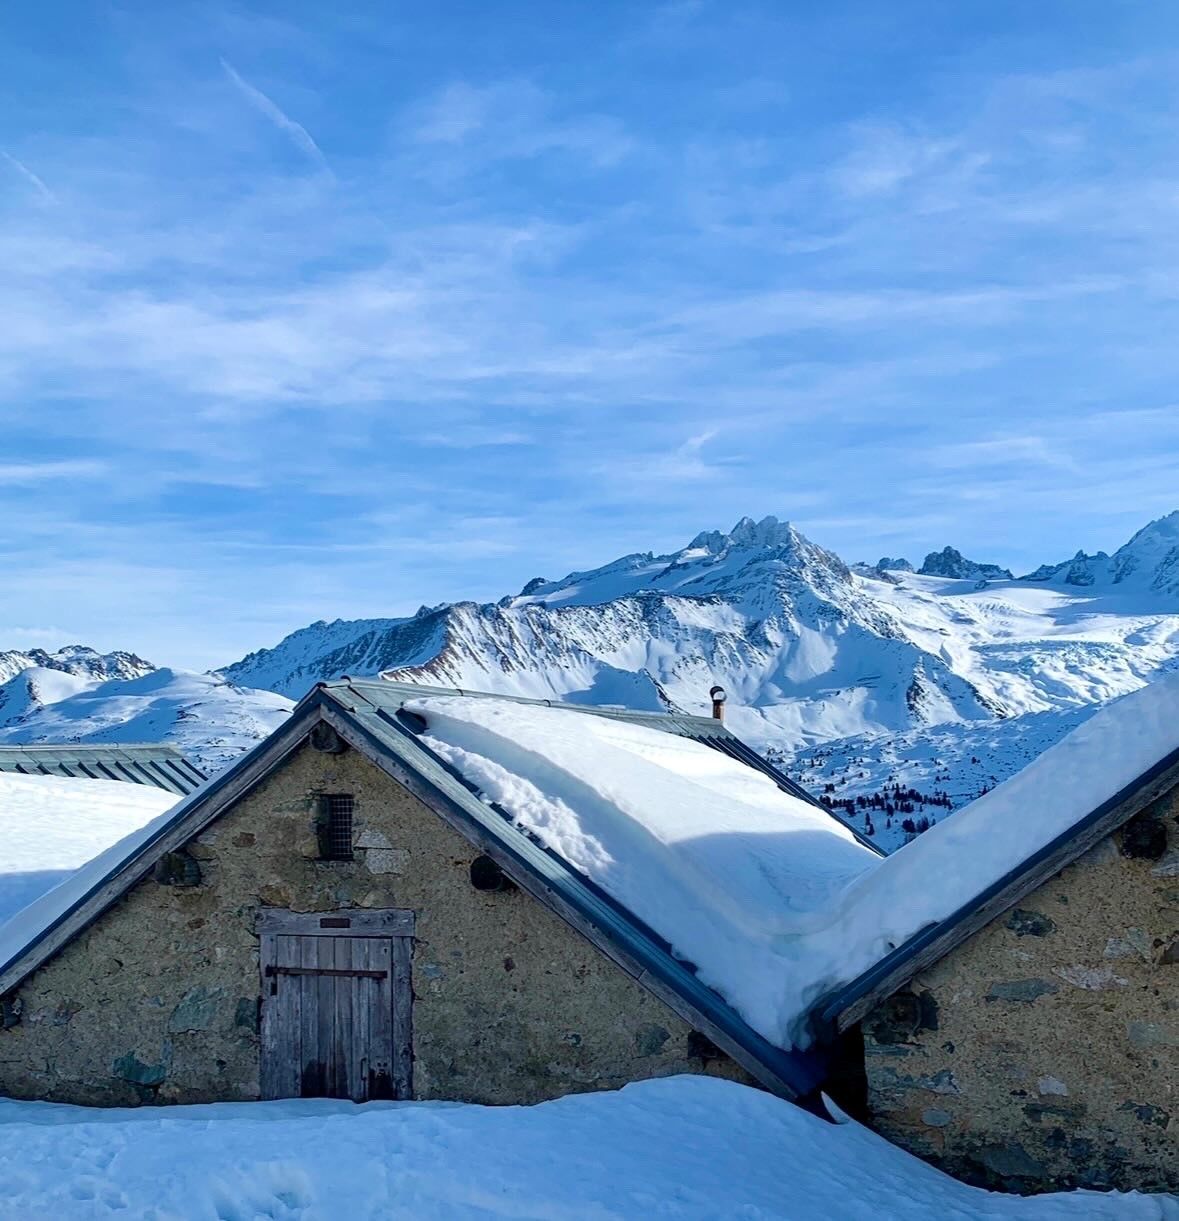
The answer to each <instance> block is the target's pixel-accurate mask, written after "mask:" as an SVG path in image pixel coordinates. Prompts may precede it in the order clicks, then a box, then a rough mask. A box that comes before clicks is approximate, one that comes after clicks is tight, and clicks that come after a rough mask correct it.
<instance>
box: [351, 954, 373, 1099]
mask: <svg viewBox="0 0 1179 1221" xmlns="http://www.w3.org/2000/svg"><path fill="white" fill-rule="evenodd" d="M376 944H377V943H376V941H374V940H373V939H372V938H370V937H359V938H357V939H356V940H355V941H353V943H352V946H353V950H352V961H353V963H355V965H356V966H358V967H363V968H364V969H366V970H370V969H372V961H371V957H370V950H371V949H372V947H373V946H374V945H376ZM372 987H373V984H372V981H371V980H368V979H361V978H358V979H357V980H356V991H355V993H354V996H355V1000H354V1002H353V1009H352V1046H353V1065H354V1071H355V1073H356V1093H355V1094H354V1095H353V1099H354V1100H355V1101H356V1102H367V1101H368V1070H369V1068H370V1067H371V1066H372V1053H371V1049H370V1046H369V1044H370V1042H371V1039H372V1012H371V1011H372V994H371V991H372Z"/></svg>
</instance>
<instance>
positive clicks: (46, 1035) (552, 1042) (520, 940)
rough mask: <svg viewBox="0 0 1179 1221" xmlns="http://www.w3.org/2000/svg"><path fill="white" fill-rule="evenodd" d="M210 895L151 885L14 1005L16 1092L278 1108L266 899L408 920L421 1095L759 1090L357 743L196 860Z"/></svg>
mask: <svg viewBox="0 0 1179 1221" xmlns="http://www.w3.org/2000/svg"><path fill="white" fill-rule="evenodd" d="M325 792H327V793H340V792H350V793H353V794H354V795H355V802H356V804H355V843H356V854H355V855H356V859H355V860H354V861H321V860H319V859H317V857H318V850H317V843H316V838H315V831H314V823H315V809H316V796H317V794H319V793H325ZM188 851H189V854H190V855H191V856H192V857H194V858H196V859H197V861H198V862H199V865H200V870H201V880H200V883H199V884H198V885H195V886H184V885H162V884H160V883H159V882H156V881H154V880H151V879H148V880H145V881H143V882H141V883H139V884H138V885H137V886H136V887H135V888H133V889H132V890H131V891H130V892H129V893H128V894H127V895H126V896H125V897H124V898H123V899H122V900H120V901H119V902H118V903H117V904H115V905H114V906H113V907H112V908H111V909H110V910H108V911H107V912H106V913H105V914H104V915H103V916H102V917H101V918H100V919H99V920H98V921H96V922H95V923H94V924H93V925H92V926H91V927H90V928H89V929H88V930H87V931H86V932H85V933H83V934H82V935H81V936H80V937H78V938H77V939H75V940H74V941H73V942H71V943H70V944H69V945H68V946H66V947H65V948H64V949H63V950H62V951H61V953H59V954H58V955H57V957H55V958H54V959H52V960H51V961H49V962H48V963H46V964H45V965H44V966H43V967H41V968H40V969H39V970H38V971H36V972H35V973H34V974H33V975H32V976H30V977H29V978H28V979H27V980H25V982H24V983H23V984H22V985H21V986H20V987H19V988H18V989H17V990H16V993H15V995H14V996H9V997H8V998H6V1001H7V1003H6V1006H5V1013H6V1015H11V1016H9V1017H8V1018H6V1021H11V1019H12V1016H15V1017H16V1018H17V1019H18V1020H17V1021H16V1024H14V1025H8V1026H7V1028H4V1029H0V1094H5V1095H8V1096H10V1097H15V1098H41V1099H50V1100H55V1101H60V1102H72V1103H82V1104H93V1105H103V1106H111V1105H133V1104H136V1103H140V1102H206V1101H213V1100H219V1099H226V1100H248V1099H254V1098H257V1097H258V1093H259V1084H258V1068H259V1063H258V1012H259V1003H260V1002H259V997H260V988H259V970H258V938H257V937H256V936H255V934H254V915H255V912H256V911H257V909H258V908H259V907H260V906H271V907H281V908H288V909H290V910H293V911H328V910H335V909H337V908H349V907H358V908H408V909H412V910H413V911H415V912H416V913H417V936H416V938H415V942H414V955H413V990H414V1014H413V1027H414V1094H415V1096H416V1097H418V1098H435V1099H456V1100H463V1101H472V1102H485V1103H530V1102H537V1101H540V1100H542V1099H546V1098H553V1097H556V1096H559V1095H561V1094H565V1093H569V1092H576V1091H584V1090H595V1089H612V1088H617V1087H618V1086H621V1085H623V1084H625V1083H626V1082H628V1081H634V1080H638V1079H642V1078H647V1077H657V1076H664V1075H667V1074H671V1073H682V1072H707V1073H713V1074H717V1075H724V1076H729V1077H732V1078H734V1079H737V1080H747V1078H746V1077H745V1075H744V1074H743V1072H742V1070H740V1069H739V1068H738V1067H737V1066H736V1065H734V1064H733V1063H732V1062H731V1061H729V1060H727V1059H725V1058H723V1057H712V1056H707V1057H706V1058H702V1056H701V1054H700V1042H699V1040H692V1044H691V1046H690V1045H689V1036H690V1035H691V1033H692V1032H691V1030H690V1028H689V1027H688V1025H687V1024H686V1023H685V1022H684V1021H682V1020H681V1019H680V1018H679V1017H678V1016H677V1015H676V1014H675V1013H674V1012H672V1011H671V1010H670V1009H669V1008H668V1007H667V1006H666V1005H665V1004H664V1003H663V1002H662V1001H660V1000H659V999H657V998H656V997H654V996H652V995H651V994H650V993H649V992H647V990H646V989H644V988H643V987H641V986H640V985H639V984H638V983H636V982H635V981H634V980H633V979H632V978H631V977H630V976H629V975H627V974H626V973H625V972H624V971H623V970H622V969H621V968H619V967H618V966H617V965H616V964H614V963H613V962H611V961H610V960H609V959H607V958H606V957H605V956H604V955H603V954H601V953H600V951H598V950H597V949H595V948H594V947H593V946H592V945H590V944H589V942H587V941H586V940H585V939H584V938H583V937H582V936H581V935H580V934H579V933H576V932H575V931H573V930H572V929H571V928H569V927H568V926H567V925H566V924H565V923H564V922H563V921H561V920H560V919H559V918H558V917H557V916H555V915H553V914H552V913H551V912H550V911H549V910H548V909H547V908H545V907H543V906H542V905H541V904H540V903H538V902H536V901H535V900H534V899H532V898H531V897H530V896H528V895H526V894H524V893H522V892H520V891H509V892H490V893H489V892H484V891H478V890H475V889H474V888H473V887H472V886H471V883H470V876H469V869H470V864H471V861H472V860H473V858H474V857H475V856H476V855H478V853H477V851H476V850H475V849H474V848H472V847H471V846H470V845H469V844H468V843H467V842H466V840H464V839H463V838H462V837H461V836H459V835H458V834H457V833H456V832H454V831H453V830H451V829H450V827H448V826H447V825H446V824H445V823H444V822H443V821H442V820H441V819H440V818H439V817H438V816H437V815H435V814H434V813H433V812H432V811H430V810H429V809H427V808H426V807H425V806H424V805H423V804H422V803H421V802H419V801H418V800H417V798H415V797H413V796H412V795H411V794H409V793H408V792H406V790H404V789H403V788H402V787H401V786H400V785H398V784H397V783H396V782H394V781H393V780H391V779H390V778H389V777H388V776H386V775H385V773H384V772H382V771H381V770H380V769H379V768H377V767H376V766H375V765H373V764H372V763H370V762H369V761H368V760H367V759H365V758H364V757H363V756H361V755H360V754H358V753H357V752H356V751H347V752H345V753H344V754H342V755H325V754H318V753H316V752H314V751H312V750H310V749H309V748H303V749H301V750H300V751H298V752H297V753H296V754H294V755H293V756H291V757H290V758H289V759H288V761H287V762H286V763H285V764H284V765H283V766H281V767H280V768H279V769H278V770H276V771H275V772H274V773H273V774H272V775H271V776H270V777H269V778H268V779H267V780H266V781H265V782H264V783H262V784H261V785H260V786H259V787H257V788H256V789H255V790H253V792H252V793H250V794H249V795H247V796H246V797H245V798H244V799H243V800H242V801H240V802H239V803H237V805H235V806H234V807H233V808H232V809H231V810H230V811H229V812H228V813H226V814H225V815H223V816H222V817H221V818H220V819H219V820H218V821H217V822H216V823H214V824H213V825H212V826H211V827H210V828H209V829H208V830H206V831H205V832H204V833H202V834H201V835H200V836H199V837H197V838H196V839H195V840H194V841H193V842H192V843H191V844H190V845H189V848H188Z"/></svg>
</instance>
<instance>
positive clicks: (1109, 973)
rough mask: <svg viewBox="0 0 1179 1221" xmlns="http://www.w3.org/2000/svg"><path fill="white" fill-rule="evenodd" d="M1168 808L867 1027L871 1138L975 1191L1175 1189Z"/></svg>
mask: <svg viewBox="0 0 1179 1221" xmlns="http://www.w3.org/2000/svg"><path fill="white" fill-rule="evenodd" d="M1177 815H1179V799H1177V797H1176V794H1175V793H1172V794H1170V795H1169V796H1168V797H1166V798H1164V799H1162V800H1161V801H1159V802H1156V803H1155V805H1154V806H1153V807H1152V808H1151V809H1149V810H1147V811H1146V812H1145V813H1144V814H1142V815H1140V816H1139V817H1138V818H1136V819H1135V820H1134V821H1133V822H1131V823H1129V824H1127V826H1126V827H1124V828H1123V829H1122V830H1121V831H1120V832H1117V833H1115V834H1114V835H1113V836H1111V837H1109V838H1108V839H1106V840H1104V841H1103V842H1102V843H1100V844H1098V845H1097V846H1096V847H1095V848H1093V849H1092V850H1091V851H1090V852H1088V853H1087V854H1086V855H1085V856H1083V857H1081V858H1080V859H1079V860H1078V861H1076V862H1075V863H1074V864H1073V865H1070V866H1069V867H1068V868H1067V869H1064V870H1063V871H1062V872H1061V873H1059V874H1057V875H1056V876H1055V877H1054V878H1052V879H1051V880H1049V881H1048V882H1046V883H1044V884H1043V885H1042V886H1040V887H1039V888H1038V889H1037V890H1036V891H1034V892H1033V893H1032V894H1030V895H1028V896H1027V897H1026V898H1025V899H1024V900H1023V901H1022V902H1021V903H1020V904H1019V906H1018V907H1017V908H1015V909H1013V910H1011V911H1009V912H1006V913H1005V914H1003V915H1002V916H1000V917H998V918H997V919H996V920H995V921H994V922H992V924H990V925H989V926H988V927H987V928H985V929H983V930H982V931H981V932H979V933H977V934H976V935H975V936H974V937H972V938H971V939H970V940H969V941H968V942H966V943H965V944H964V945H962V946H960V947H959V948H958V949H957V950H956V951H954V953H952V954H950V955H949V956H947V957H946V958H945V959H943V960H942V962H940V963H939V964H938V965H937V966H936V967H934V968H933V969H932V970H930V971H928V972H927V973H926V974H924V975H922V976H920V977H918V978H917V979H916V980H914V981H913V983H912V985H911V986H910V988H909V989H908V990H907V991H906V992H904V993H900V994H898V995H897V996H894V997H892V998H891V999H890V1000H889V1001H888V1002H886V1003H885V1004H883V1005H882V1006H880V1007H879V1008H878V1009H877V1010H876V1011H875V1012H874V1013H873V1014H872V1015H870V1016H869V1018H868V1019H866V1020H865V1022H864V1024H863V1029H864V1045H865V1060H866V1067H867V1077H868V1090H869V1105H870V1110H871V1113H872V1122H873V1124H874V1126H875V1127H876V1128H877V1129H878V1130H879V1131H881V1132H882V1133H883V1134H884V1135H885V1136H887V1137H888V1138H889V1139H890V1140H893V1141H895V1142H896V1143H897V1144H900V1145H903V1146H904V1147H905V1148H907V1149H910V1150H911V1151H913V1152H914V1153H917V1154H919V1155H921V1156H922V1157H925V1158H927V1159H929V1160H930V1161H933V1162H935V1163H937V1164H938V1165H940V1166H942V1167H943V1168H944V1169H946V1170H949V1171H950V1172H951V1173H953V1174H955V1175H957V1176H958V1177H960V1178H964V1179H966V1180H968V1181H970V1182H974V1183H980V1184H984V1185H987V1186H995V1187H1004V1188H1008V1189H1012V1190H1020V1191H1039V1190H1046V1189H1050V1188H1051V1189H1055V1188H1060V1187H1072V1186H1085V1187H1107V1186H1109V1187H1119V1188H1125V1189H1129V1188H1139V1189H1143V1190H1150V1189H1162V1188H1168V1189H1171V1190H1174V1189H1176V1188H1179V1141H1177V1139H1176V1138H1177V1136H1179V1064H1177V1055H1179V820H1177Z"/></svg>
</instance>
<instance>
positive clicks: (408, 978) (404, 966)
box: [392, 937, 413, 1098]
mask: <svg viewBox="0 0 1179 1221" xmlns="http://www.w3.org/2000/svg"><path fill="white" fill-rule="evenodd" d="M392 948H393V1094H394V1097H396V1098H412V1097H413V941H412V940H411V939H410V938H409V937H396V938H394V940H393V946H392Z"/></svg>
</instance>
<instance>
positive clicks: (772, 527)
mask: <svg viewBox="0 0 1179 1221" xmlns="http://www.w3.org/2000/svg"><path fill="white" fill-rule="evenodd" d="M800 541H803V542H805V541H806V540H805V539H803V536H802V535H801V534H799V532H798V531H797V530H796V529H795V528H794V527H793V526H792V525H791V524H790V523H789V522H788V521H779V520H778V518H776V517H772V516H771V517H763V518H762V519H761V521H754V520H753V518H752V517H743V518H741V520H740V521H739V522H738V523H737V524H736V525H735V526H734V527H733V528H732V529H731V530H730V531H729V532H728V533H727V534H725V533H723V532H722V531H720V530H702V531H701V532H700V533H699V534H697V535H696V537H695V538H694V539H693V540H692V541H691V542H690V543H689V544H688V546H687V548H686V550H688V551H696V550H701V549H702V550H705V551H708V552H710V553H711V554H713V555H720V554H721V553H722V552H724V551H727V550H729V548H731V547H760V548H767V549H773V550H777V549H779V548H790V547H795V546H797V545H798V543H799V542H800Z"/></svg>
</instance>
